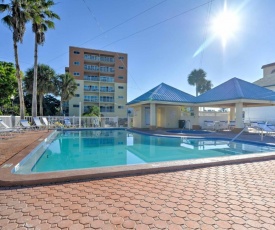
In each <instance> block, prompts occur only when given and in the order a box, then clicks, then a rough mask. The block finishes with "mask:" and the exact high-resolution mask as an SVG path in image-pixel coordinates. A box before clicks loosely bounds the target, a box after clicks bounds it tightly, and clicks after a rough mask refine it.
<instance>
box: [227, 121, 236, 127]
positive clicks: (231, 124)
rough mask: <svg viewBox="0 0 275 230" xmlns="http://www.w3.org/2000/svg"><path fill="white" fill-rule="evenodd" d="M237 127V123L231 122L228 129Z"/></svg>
mask: <svg viewBox="0 0 275 230" xmlns="http://www.w3.org/2000/svg"><path fill="white" fill-rule="evenodd" d="M235 126H236V121H229V125H228V129H234V128H235Z"/></svg>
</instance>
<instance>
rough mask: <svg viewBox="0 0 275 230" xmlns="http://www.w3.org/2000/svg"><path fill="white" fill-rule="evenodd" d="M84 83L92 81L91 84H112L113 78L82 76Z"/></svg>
mask: <svg viewBox="0 0 275 230" xmlns="http://www.w3.org/2000/svg"><path fill="white" fill-rule="evenodd" d="M84 80H85V81H92V82H99V81H100V82H107V83H114V82H115V80H114V78H113V77H109V76H101V77H96V76H84Z"/></svg>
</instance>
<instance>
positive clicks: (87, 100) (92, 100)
mask: <svg viewBox="0 0 275 230" xmlns="http://www.w3.org/2000/svg"><path fill="white" fill-rule="evenodd" d="M84 102H94V103H98V102H99V100H98V99H87V98H84Z"/></svg>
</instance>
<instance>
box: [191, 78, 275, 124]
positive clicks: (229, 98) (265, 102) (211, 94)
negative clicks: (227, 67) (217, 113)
mask: <svg viewBox="0 0 275 230" xmlns="http://www.w3.org/2000/svg"><path fill="white" fill-rule="evenodd" d="M274 105H275V92H274V91H272V90H269V89H266V88H264V87H261V86H258V85H255V84H253V83H250V82H247V81H244V80H241V79H239V78H232V79H230V80H228V81H226V82H224V83H222V84H221V85H219V86H217V87H215V88H213V89H211V90H209V91H207V92H205V93H204V94H201V95H200V96H198V97H197V98H196V106H198V107H218V108H230V120H236V126H235V128H236V129H242V128H243V127H244V121H243V108H245V107H261V106H274Z"/></svg>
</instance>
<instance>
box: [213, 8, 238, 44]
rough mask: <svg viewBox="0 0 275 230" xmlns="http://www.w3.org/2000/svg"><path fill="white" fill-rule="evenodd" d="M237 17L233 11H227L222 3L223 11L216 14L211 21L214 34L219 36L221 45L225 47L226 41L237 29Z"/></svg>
mask: <svg viewBox="0 0 275 230" xmlns="http://www.w3.org/2000/svg"><path fill="white" fill-rule="evenodd" d="M239 24H240V23H239V17H238V15H237V14H236V13H234V12H233V11H229V10H228V9H227V7H226V4H225V5H224V9H223V11H222V12H221V13H220V14H218V15H216V16H215V17H214V19H213V21H212V30H213V33H214V36H216V37H220V38H221V41H222V45H223V46H224V47H225V46H226V44H227V41H228V40H229V39H230V38H232V37H233V36H234V35H235V34H236V32H237V31H238V30H239Z"/></svg>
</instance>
